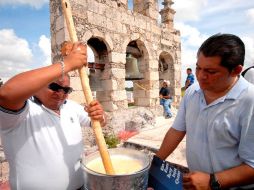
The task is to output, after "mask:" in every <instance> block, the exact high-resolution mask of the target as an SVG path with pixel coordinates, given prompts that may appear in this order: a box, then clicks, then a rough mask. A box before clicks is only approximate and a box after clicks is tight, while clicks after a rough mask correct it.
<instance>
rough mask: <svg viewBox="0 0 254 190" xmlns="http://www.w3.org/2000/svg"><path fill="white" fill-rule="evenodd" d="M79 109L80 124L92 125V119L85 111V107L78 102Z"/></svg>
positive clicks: (83, 125) (84, 125)
mask: <svg viewBox="0 0 254 190" xmlns="http://www.w3.org/2000/svg"><path fill="white" fill-rule="evenodd" d="M77 111H78V117H79V122H80V125H81V126H82V127H90V126H91V119H90V117H89V116H88V113H87V112H86V111H85V109H84V107H83V106H81V105H79V104H78V105H77Z"/></svg>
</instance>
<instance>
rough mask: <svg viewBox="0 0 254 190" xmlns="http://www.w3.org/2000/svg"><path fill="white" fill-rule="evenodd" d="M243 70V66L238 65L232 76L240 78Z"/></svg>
mask: <svg viewBox="0 0 254 190" xmlns="http://www.w3.org/2000/svg"><path fill="white" fill-rule="evenodd" d="M242 70H243V66H242V65H237V66H236V67H235V68H234V69H233V70H232V72H231V74H232V76H238V75H240V74H241V72H242Z"/></svg>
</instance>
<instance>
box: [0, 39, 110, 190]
mask: <svg viewBox="0 0 254 190" xmlns="http://www.w3.org/2000/svg"><path fill="white" fill-rule="evenodd" d="M70 48H71V49H69V52H68V55H67V56H65V58H64V62H59V63H55V64H52V65H50V66H48V67H43V68H39V69H35V70H31V71H28V72H24V73H21V74H19V75H17V76H15V77H13V78H12V79H10V80H9V81H8V82H6V83H5V84H4V85H3V86H2V87H1V88H0V132H1V138H2V143H3V147H4V152H5V154H6V158H7V160H8V162H9V166H10V177H9V181H10V185H11V189H13V190H65V189H68V190H77V189H82V186H83V184H84V179H83V175H82V170H81V163H80V161H81V155H82V151H83V144H82V142H83V141H82V133H81V126H90V118H89V117H88V116H90V117H91V118H92V119H95V120H99V121H100V122H101V125H102V126H103V125H104V124H105V121H104V111H103V109H102V107H101V105H100V104H99V103H98V102H97V101H94V102H92V103H91V104H90V105H88V107H87V109H86V111H85V110H84V108H83V107H82V106H80V105H79V104H77V103H75V102H73V101H71V100H67V97H68V94H69V93H70V92H71V91H72V88H71V87H70V79H69V76H68V75H67V74H66V73H68V72H69V71H72V70H75V69H78V68H81V67H82V66H84V65H85V64H86V48H85V46H84V45H82V44H80V43H76V44H74V45H73V46H72V45H71V46H70ZM30 97H32V98H30Z"/></svg>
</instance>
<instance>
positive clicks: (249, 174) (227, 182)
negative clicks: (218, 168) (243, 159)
mask: <svg viewBox="0 0 254 190" xmlns="http://www.w3.org/2000/svg"><path fill="white" fill-rule="evenodd" d="M215 175H216V177H217V179H218V181H219V183H220V184H221V187H222V189H225V188H230V187H238V186H243V185H249V184H253V183H254V168H252V167H250V166H248V165H247V164H242V165H240V166H237V167H234V168H231V169H228V170H224V171H222V172H218V173H216V174H215Z"/></svg>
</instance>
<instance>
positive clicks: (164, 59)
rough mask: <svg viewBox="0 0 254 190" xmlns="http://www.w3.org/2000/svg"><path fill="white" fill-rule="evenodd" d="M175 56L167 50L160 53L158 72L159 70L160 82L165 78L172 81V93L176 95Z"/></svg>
mask: <svg viewBox="0 0 254 190" xmlns="http://www.w3.org/2000/svg"><path fill="white" fill-rule="evenodd" d="M174 62H175V60H174V58H173V56H172V55H171V54H170V53H168V52H166V51H162V52H161V53H160V55H159V60H158V72H159V82H160V84H161V83H162V81H163V80H167V81H169V82H170V86H169V87H170V89H171V95H173V96H174V93H175V92H174V87H175V83H174V81H175V68H174Z"/></svg>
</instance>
